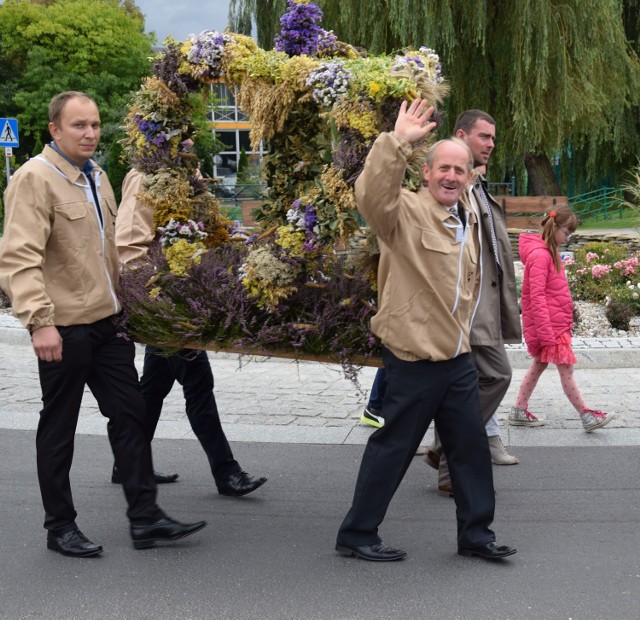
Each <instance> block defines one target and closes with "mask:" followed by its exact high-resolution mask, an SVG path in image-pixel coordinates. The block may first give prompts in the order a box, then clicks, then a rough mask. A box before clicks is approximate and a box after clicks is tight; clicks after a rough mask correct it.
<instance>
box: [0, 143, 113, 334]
mask: <svg viewBox="0 0 640 620" xmlns="http://www.w3.org/2000/svg"><path fill="white" fill-rule="evenodd" d="M94 165H95V164H94ZM93 176H94V179H95V184H96V189H97V194H98V200H99V202H100V206H99V207H98V208H99V209H100V212H101V213H102V221H103V222H104V224H103V225H101V223H100V219H99V217H98V213H97V210H96V205H95V204H94V200H93V194H92V192H91V187H90V185H89V182H88V179H87V177H86V176H85V175H84V173H83V172H82V171H81V170H80V169H79V168H78V167H77V166H75V165H73V164H72V163H70V162H69V161H67V160H66V159H65V158H64V157H62V156H61V155H59V154H58V153H57V152H56V151H55V150H54V149H52V148H51V147H50V146H45V147H44V150H43V151H42V154H41V155H38V156H37V157H34V158H32V159H31V160H29V161H28V162H27V163H25V164H24V165H23V166H21V167H20V168H19V169H18V170H17V172H16V173H15V175H14V176H13V178H12V179H11V182H10V183H9V187H8V188H7V190H6V192H5V195H4V198H5V201H4V204H5V229H4V239H3V241H2V244H1V246H0V286H2V288H3V289H4V290H5V291H6V293H7V295H9V298H10V299H11V304H12V306H13V310H14V313H15V314H16V316H17V317H18V318H19V319H20V321H21V322H22V324H23V325H24V326H25V327H27V328H28V329H30V330H33V329H36V328H39V327H45V326H48V325H60V326H68V325H77V324H88V323H93V322H95V321H98V320H100V319H103V318H106V317H108V316H111V315H113V314H115V313H117V312H119V311H120V303H119V301H118V298H117V297H116V292H115V287H116V286H117V282H118V258H117V254H116V246H115V240H114V230H115V218H116V200H115V197H114V195H113V190H112V189H111V185H110V184H109V180H108V179H107V175H106V174H105V173H104V171H103V170H102V169H100V168H99V167H98V166H97V165H95V170H94V172H93Z"/></svg>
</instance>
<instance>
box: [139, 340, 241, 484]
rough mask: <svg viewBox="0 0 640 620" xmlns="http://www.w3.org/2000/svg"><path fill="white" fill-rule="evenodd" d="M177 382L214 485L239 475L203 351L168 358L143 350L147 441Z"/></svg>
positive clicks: (192, 351)
mask: <svg viewBox="0 0 640 620" xmlns="http://www.w3.org/2000/svg"><path fill="white" fill-rule="evenodd" d="M176 381H178V383H180V385H181V386H182V391H183V393H184V399H185V408H186V413H187V418H189V423H190V424H191V428H192V429H193V432H194V434H195V436H196V437H197V438H198V440H199V441H200V444H201V445H202V448H203V449H204V451H205V454H206V455H207V459H208V460H209V466H210V467H211V473H212V474H213V477H214V479H215V480H216V482H220V481H223V480H224V479H226V478H228V477H229V476H230V475H231V474H233V473H236V472H239V471H240V470H241V468H240V465H239V464H238V462H237V461H236V460H235V459H234V458H233V453H232V452H231V446H229V442H228V441H227V436H226V435H225V434H224V430H223V429H222V424H221V423H220V414H219V413H218V407H217V405H216V398H215V396H214V393H213V373H212V372H211V364H210V363H209V358H208V357H207V352H206V351H194V350H190V349H183V350H181V351H179V352H178V353H176V354H174V355H168V354H167V353H166V352H163V351H162V350H161V349H158V348H156V347H151V346H147V347H146V349H145V353H144V368H143V370H142V378H141V379H140V385H141V387H142V393H143V395H144V401H145V407H146V412H147V432H148V437H149V441H151V439H153V435H154V434H155V431H156V426H157V425H158V420H159V419H160V413H161V412H162V403H163V401H164V399H165V398H166V397H167V395H168V394H169V392H170V391H171V388H172V387H173V384H174V383H175V382H176Z"/></svg>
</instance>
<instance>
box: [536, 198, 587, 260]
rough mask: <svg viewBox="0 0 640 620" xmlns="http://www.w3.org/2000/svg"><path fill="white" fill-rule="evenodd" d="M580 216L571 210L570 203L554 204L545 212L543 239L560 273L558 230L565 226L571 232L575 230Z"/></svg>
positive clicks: (542, 223)
mask: <svg viewBox="0 0 640 620" xmlns="http://www.w3.org/2000/svg"><path fill="white" fill-rule="evenodd" d="M579 223H580V220H578V216H577V215H576V214H575V213H574V212H573V211H572V210H571V207H570V206H569V205H554V206H553V207H551V208H550V209H548V210H547V212H546V213H545V214H544V217H543V218H542V222H541V225H542V240H543V241H544V242H545V243H546V244H547V247H548V248H549V252H550V253H551V258H553V264H554V265H555V268H556V272H558V273H560V268H561V263H560V253H559V252H558V244H557V243H556V230H558V228H564V229H565V230H568V231H569V232H571V233H572V232H574V231H575V229H576V228H578V224H579Z"/></svg>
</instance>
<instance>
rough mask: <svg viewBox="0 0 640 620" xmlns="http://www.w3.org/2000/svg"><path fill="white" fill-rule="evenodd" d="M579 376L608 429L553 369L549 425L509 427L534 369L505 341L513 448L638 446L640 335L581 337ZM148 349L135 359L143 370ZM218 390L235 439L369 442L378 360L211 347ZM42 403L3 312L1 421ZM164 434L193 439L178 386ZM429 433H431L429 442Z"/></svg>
mask: <svg viewBox="0 0 640 620" xmlns="http://www.w3.org/2000/svg"><path fill="white" fill-rule="evenodd" d="M574 347H575V351H576V356H577V357H578V360H579V363H578V366H577V368H576V379H577V382H578V385H579V387H580V389H581V391H582V392H583V395H584V397H585V400H586V401H587V404H588V405H589V406H590V407H592V408H594V409H601V410H605V411H611V412H614V413H615V414H616V419H615V420H614V421H613V422H611V423H610V424H609V425H608V426H607V428H606V429H602V430H599V431H596V432H594V433H590V434H587V433H585V432H584V431H583V430H582V428H581V423H580V420H579V418H578V415H577V414H576V413H575V412H574V410H573V409H572V407H571V405H570V404H569V401H568V400H567V399H566V397H565V396H564V394H563V393H562V391H561V387H560V381H559V378H558V375H557V372H556V371H555V369H554V368H553V367H550V368H549V370H547V372H545V374H544V375H543V376H542V379H541V380H540V383H539V385H538V387H537V389H536V391H535V392H534V394H533V397H532V399H531V402H530V406H529V407H530V409H531V410H532V411H533V412H535V413H536V414H538V415H540V416H541V417H546V418H547V424H546V425H545V426H543V427H539V428H519V427H510V426H508V425H507V422H506V418H507V415H508V413H509V407H510V405H511V403H512V402H513V400H514V398H515V394H516V392H517V389H518V387H519V385H520V381H521V379H522V377H523V375H524V372H525V369H526V368H527V367H528V364H529V360H528V357H527V354H526V351H525V349H524V347H523V346H521V345H509V346H507V353H508V355H509V358H510V360H511V363H512V365H513V367H514V373H513V381H512V384H511V387H510V389H509V392H508V393H507V396H506V397H505V399H504V402H503V404H502V405H501V407H500V409H499V411H498V415H499V420H500V425H501V428H502V437H503V441H504V443H505V444H510V445H512V446H534V445H536V446H537V445H548V446H565V445H566V446H584V445H600V446H607V445H618V446H620V445H640V406H639V405H638V403H640V338H624V339H612V338H603V339H584V338H583V339H580V338H577V339H575V340H574ZM142 354H143V348H142V347H138V351H137V355H136V364H137V366H138V370H139V371H140V370H141V368H142V359H143V355H142ZM209 357H210V359H211V364H212V368H213V373H214V377H215V384H216V389H215V393H216V398H217V401H218V408H219V410H220V413H221V418H222V423H223V426H224V428H225V431H226V433H227V436H228V438H229V440H231V441H256V442H282V443H317V444H318V443H319V444H363V443H365V442H366V440H367V438H368V436H369V434H370V433H371V430H372V429H371V428H370V427H368V426H364V425H363V424H361V423H360V414H361V412H362V408H363V406H364V404H365V403H366V397H367V394H368V390H369V387H370V385H371V382H372V380H373V376H374V374H375V369H374V368H369V367H367V368H363V369H362V371H361V373H360V386H359V387H358V386H356V385H354V384H353V383H352V382H350V381H349V380H347V379H345V378H344V376H343V374H342V370H341V368H340V366H337V365H332V364H322V363H317V362H295V361H293V360H287V359H275V358H271V359H264V358H247V357H245V358H242V359H241V360H240V359H239V358H238V357H237V356H235V355H230V354H223V353H210V354H209ZM39 409H40V388H39V384H38V374H37V364H36V358H35V355H34V354H33V350H32V349H31V346H30V344H29V338H28V334H27V332H26V331H25V330H24V329H23V328H22V327H20V326H19V324H18V323H17V321H16V320H15V319H13V318H12V317H6V316H5V317H0V428H10V429H34V428H36V425H37V421H38V412H39ZM78 432H79V433H84V434H96V435H103V434H106V421H105V418H103V417H102V415H101V414H100V412H99V411H98V407H97V404H96V402H95V400H94V399H93V396H92V395H91V393H90V392H87V395H86V397H85V399H84V403H83V407H82V410H81V415H80V420H79V423H78ZM156 436H157V437H162V438H195V437H194V436H193V433H192V431H191V428H190V426H189V423H188V420H187V419H186V416H185V413H184V400H183V398H182V392H181V389H180V386H179V385H177V384H176V386H174V389H173V390H172V392H171V394H170V395H169V397H168V398H167V400H166V401H165V406H164V409H163V413H162V418H161V420H160V423H159V425H158V429H157V432H156ZM430 438H431V430H430V431H429V433H428V435H427V437H426V438H425V442H427V441H429V440H430Z"/></svg>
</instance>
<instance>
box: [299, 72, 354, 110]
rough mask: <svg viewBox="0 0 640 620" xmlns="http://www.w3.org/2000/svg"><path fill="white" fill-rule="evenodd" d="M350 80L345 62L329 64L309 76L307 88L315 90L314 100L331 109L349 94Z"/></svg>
mask: <svg viewBox="0 0 640 620" xmlns="http://www.w3.org/2000/svg"><path fill="white" fill-rule="evenodd" d="M350 79H351V73H350V72H349V71H348V70H347V69H345V68H344V63H343V62H327V63H322V64H321V65H320V66H319V67H318V68H317V69H316V70H315V71H312V72H311V73H310V74H309V76H308V77H307V86H311V88H313V100H314V101H315V102H316V103H319V104H320V105H322V106H324V107H327V108H329V107H331V106H332V105H333V104H334V103H335V102H336V101H337V100H338V99H339V98H340V97H342V96H344V95H345V94H346V93H347V88H348V87H349V80H350Z"/></svg>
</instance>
